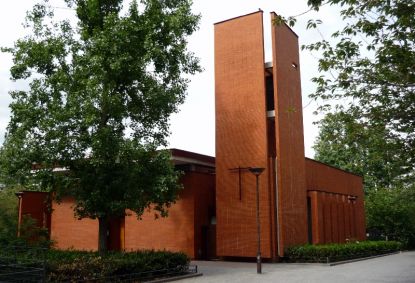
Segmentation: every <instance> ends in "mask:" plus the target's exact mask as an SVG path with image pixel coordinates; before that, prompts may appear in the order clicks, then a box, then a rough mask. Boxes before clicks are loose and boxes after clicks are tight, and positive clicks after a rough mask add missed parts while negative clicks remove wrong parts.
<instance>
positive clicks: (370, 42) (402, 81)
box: [303, 0, 415, 176]
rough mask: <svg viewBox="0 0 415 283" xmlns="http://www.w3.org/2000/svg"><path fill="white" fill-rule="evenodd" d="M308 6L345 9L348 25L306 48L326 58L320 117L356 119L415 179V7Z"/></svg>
mask: <svg viewBox="0 0 415 283" xmlns="http://www.w3.org/2000/svg"><path fill="white" fill-rule="evenodd" d="M323 2H324V3H323ZM308 4H309V6H310V7H311V8H312V9H315V10H318V8H319V7H320V6H322V5H325V4H330V5H338V6H340V8H341V12H340V13H341V17H342V20H343V21H344V23H345V24H344V26H343V27H342V28H341V29H340V30H338V31H336V32H334V33H333V34H332V35H331V38H330V39H326V38H324V39H322V40H320V41H318V42H315V43H311V44H308V45H306V46H303V48H304V49H306V50H310V51H312V52H317V53H319V54H320V59H319V70H320V71H321V74H319V76H316V77H315V78H313V81H314V82H315V83H316V85H317V88H316V91H315V92H314V93H313V94H312V95H311V97H312V98H315V99H318V100H323V101H324V102H325V103H323V104H322V106H321V107H320V108H319V111H323V112H326V111H331V110H332V107H333V105H336V108H335V109H336V112H339V111H342V112H345V113H347V114H348V115H351V116H353V118H354V119H355V120H356V124H359V125H362V126H363V127H364V128H365V130H364V131H365V132H366V133H365V134H368V135H371V136H374V135H375V136H377V137H376V138H375V139H377V140H378V141H380V139H382V138H384V139H385V140H386V142H384V143H387V144H386V147H389V146H390V145H392V147H393V152H392V153H391V151H389V149H388V148H386V151H387V152H389V153H390V154H392V155H393V156H394V157H393V158H395V157H396V158H398V157H399V158H401V163H402V164H404V165H403V166H406V167H410V168H409V171H411V174H412V176H413V175H414V170H415V168H414V164H415V120H414V117H415V115H414V114H413V113H414V112H415V109H414V105H415V67H414V66H415V30H414V29H413V27H414V26H415V17H414V14H415V2H414V1H412V0H391V1H363V0H362V1H355V0H328V1H321V0H309V1H308ZM308 27H309V28H318V26H317V25H315V24H309V25H308ZM378 131H379V134H377V132H378ZM363 138H364V137H363ZM356 142H357V143H359V142H360V143H365V141H363V142H362V141H360V140H356ZM369 143H371V144H373V143H374V141H370V142H369ZM381 143H382V142H381ZM380 148H381V147H380V146H379V147H378V149H380ZM384 162H385V163H387V162H389V160H388V159H385V160H384ZM405 170H407V168H405V169H404V171H405ZM398 171H399V172H397V173H401V172H402V171H401V170H398ZM392 174H395V172H393V173H392Z"/></svg>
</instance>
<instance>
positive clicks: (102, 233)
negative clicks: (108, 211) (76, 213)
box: [98, 217, 109, 254]
mask: <svg viewBox="0 0 415 283" xmlns="http://www.w3.org/2000/svg"><path fill="white" fill-rule="evenodd" d="M98 224H99V226H98V251H99V253H101V254H102V253H105V252H107V251H108V241H107V238H108V226H109V225H108V218H107V217H98Z"/></svg>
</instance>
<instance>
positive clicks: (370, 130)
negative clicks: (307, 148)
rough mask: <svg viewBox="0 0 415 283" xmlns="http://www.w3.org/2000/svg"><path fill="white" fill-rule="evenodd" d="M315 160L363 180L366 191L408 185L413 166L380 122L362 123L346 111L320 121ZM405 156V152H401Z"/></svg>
mask: <svg viewBox="0 0 415 283" xmlns="http://www.w3.org/2000/svg"><path fill="white" fill-rule="evenodd" d="M319 126H320V132H319V135H318V137H317V139H316V141H315V144H314V147H313V148H314V150H315V158H316V159H317V160H319V161H321V162H324V163H327V164H330V165H333V166H336V167H339V168H342V169H344V170H347V171H350V172H353V173H355V174H359V175H361V176H363V177H364V184H365V189H366V190H367V191H370V190H372V189H379V188H392V187H400V186H403V185H405V184H411V183H412V182H413V181H414V180H413V173H414V172H413V171H412V167H411V166H410V165H409V164H407V159H406V158H405V156H402V152H401V151H400V149H401V148H402V146H403V145H402V144H401V142H402V141H401V140H400V139H399V138H395V137H393V136H392V137H391V133H390V132H389V131H388V129H387V128H386V125H384V124H382V123H378V124H375V123H374V122H373V121H372V122H371V123H363V122H361V121H359V120H358V119H356V118H355V117H354V116H353V115H351V114H350V113H347V112H336V113H328V114H327V115H326V116H325V117H324V119H322V120H321V121H320V122H319ZM404 154H406V153H404Z"/></svg>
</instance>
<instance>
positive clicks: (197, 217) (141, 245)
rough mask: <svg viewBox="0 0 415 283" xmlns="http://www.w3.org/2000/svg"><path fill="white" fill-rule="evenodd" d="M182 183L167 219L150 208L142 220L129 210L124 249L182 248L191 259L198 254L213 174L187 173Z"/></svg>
mask: <svg viewBox="0 0 415 283" xmlns="http://www.w3.org/2000/svg"><path fill="white" fill-rule="evenodd" d="M181 182H182V184H183V187H184V190H182V191H181V193H180V195H179V200H178V201H177V202H176V203H175V204H174V205H173V206H172V207H171V208H170V209H169V216H168V217H167V218H159V219H155V218H154V212H151V211H149V212H146V213H145V214H144V215H143V216H142V219H141V220H138V219H137V217H136V215H135V214H134V213H131V212H130V213H129V214H130V215H129V216H126V218H125V249H126V250H137V249H156V250H169V251H181V252H185V253H186V254H187V255H189V256H190V257H191V258H197V257H198V251H199V249H200V246H201V243H200V240H199V239H200V237H201V235H200V230H201V226H202V225H206V224H207V223H208V222H209V219H208V213H207V211H208V206H213V205H214V175H211V174H206V173H198V172H187V173H186V174H185V176H183V178H182V180H181ZM195 211H196V212H195Z"/></svg>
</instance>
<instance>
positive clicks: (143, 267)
mask: <svg viewBox="0 0 415 283" xmlns="http://www.w3.org/2000/svg"><path fill="white" fill-rule="evenodd" d="M189 261H190V259H189V258H188V257H187V255H185V254H184V253H173V252H167V251H139V252H109V253H107V254H105V255H100V254H99V253H96V252H79V251H57V250H51V251H49V252H48V253H47V275H48V279H49V281H52V282H59V281H66V280H68V278H70V279H71V280H73V281H81V280H90V279H94V278H103V277H113V276H122V275H128V274H137V273H143V272H144V273H146V272H150V271H159V270H167V269H177V270H183V271H185V270H187V267H188V265H189ZM162 273H163V272H159V273H158V274H162Z"/></svg>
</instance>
